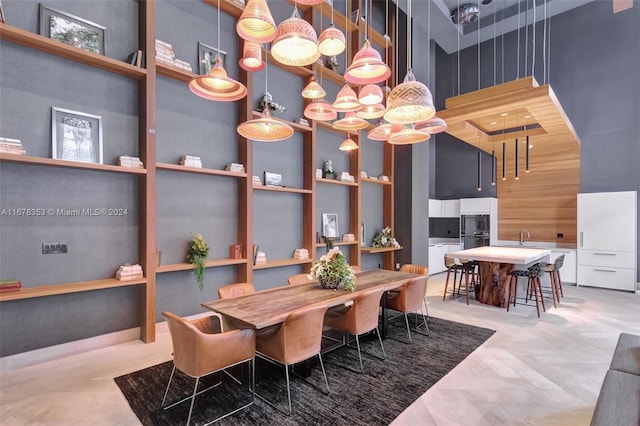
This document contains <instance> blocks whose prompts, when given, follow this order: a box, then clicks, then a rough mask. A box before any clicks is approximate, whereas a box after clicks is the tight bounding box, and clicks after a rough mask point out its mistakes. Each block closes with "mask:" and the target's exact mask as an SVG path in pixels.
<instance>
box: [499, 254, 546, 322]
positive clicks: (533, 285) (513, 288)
mask: <svg viewBox="0 0 640 426" xmlns="http://www.w3.org/2000/svg"><path fill="white" fill-rule="evenodd" d="M542 268H543V264H542V263H536V264H534V265H533V266H530V267H529V268H528V269H526V270H522V269H516V270H514V271H511V272H509V275H510V278H509V290H508V292H507V312H509V306H510V305H511V295H512V294H513V306H516V299H517V298H518V297H517V296H518V277H527V278H528V281H527V291H526V293H525V297H524V298H521V299H524V301H525V303H520V304H521V305H522V304H527V302H528V301H529V298H530V296H531V294H532V293H533V295H534V297H535V299H536V311H537V313H538V318H540V306H539V303H540V302H541V303H542V310H543V311H546V309H545V307H544V298H543V297H542V286H541V285H540V274H541V273H542ZM538 294H540V299H541V300H540V301H538Z"/></svg>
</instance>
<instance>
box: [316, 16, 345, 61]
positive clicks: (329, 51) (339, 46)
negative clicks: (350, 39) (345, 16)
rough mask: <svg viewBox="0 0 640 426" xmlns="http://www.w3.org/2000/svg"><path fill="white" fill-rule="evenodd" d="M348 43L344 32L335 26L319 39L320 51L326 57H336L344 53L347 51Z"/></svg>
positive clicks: (325, 31) (324, 32)
mask: <svg viewBox="0 0 640 426" xmlns="http://www.w3.org/2000/svg"><path fill="white" fill-rule="evenodd" d="M346 47H347V45H346V41H345V37H344V34H343V33H342V31H340V30H339V29H337V28H336V27H335V26H334V25H333V24H331V26H330V27H329V28H327V29H326V30H324V31H323V32H321V33H320V38H319V39H318V50H320V53H321V54H323V55H324V56H336V55H339V54H341V53H342V52H344V49H346Z"/></svg>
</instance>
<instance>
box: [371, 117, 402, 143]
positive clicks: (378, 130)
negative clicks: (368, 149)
mask: <svg viewBox="0 0 640 426" xmlns="http://www.w3.org/2000/svg"><path fill="white" fill-rule="evenodd" d="M400 130H402V125H401V124H392V123H387V122H386V121H384V120H380V123H379V124H378V125H377V126H376V127H374V128H373V129H371V130H369V133H367V138H369V139H371V140H373V141H386V140H388V139H389V137H391V135H392V134H394V133H397V132H399V131H400Z"/></svg>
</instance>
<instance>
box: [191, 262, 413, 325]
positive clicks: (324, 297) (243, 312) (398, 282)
mask: <svg viewBox="0 0 640 426" xmlns="http://www.w3.org/2000/svg"><path fill="white" fill-rule="evenodd" d="M417 276H418V275H415V274H408V273H404V272H396V271H387V270H384V269H375V270H369V271H363V272H360V273H357V274H356V290H355V291H353V292H351V291H346V290H332V289H324V288H321V287H320V284H319V283H318V282H313V283H310V284H302V285H295V286H283V287H277V288H271V289H268V290H262V291H258V292H256V293H253V294H248V295H245V296H240V297H234V298H230V299H219V300H213V301H211V302H206V303H203V304H202V306H203V307H204V308H206V309H209V310H211V311H214V312H218V313H219V314H221V315H222V316H224V317H227V318H229V319H231V320H233V322H234V323H238V322H239V323H242V324H244V325H246V326H247V327H250V328H254V329H257V330H259V329H262V328H265V327H269V326H272V325H275V324H280V323H282V322H283V321H284V320H285V318H287V316H288V315H289V314H290V313H291V312H293V311H295V310H296V309H300V308H304V307H308V306H318V305H322V306H327V307H332V306H338V305H342V304H344V303H347V302H349V301H352V300H354V299H355V298H356V297H358V295H360V294H361V293H363V292H364V291H365V290H369V289H373V288H382V289H384V290H385V295H386V291H388V290H393V289H396V288H398V287H401V286H403V285H404V284H405V283H406V282H407V281H409V280H410V279H412V278H415V277H417ZM385 301H386V297H385V296H383V310H382V320H381V323H382V324H381V330H380V332H381V334H382V336H383V337H384V336H386V332H387V310H386V309H385V306H384V305H385Z"/></svg>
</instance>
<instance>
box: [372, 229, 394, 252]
mask: <svg viewBox="0 0 640 426" xmlns="http://www.w3.org/2000/svg"><path fill="white" fill-rule="evenodd" d="M371 247H395V248H400V243H398V241H396V239H395V238H393V237H392V236H391V228H389V227H388V226H387V227H386V228H384V229H383V230H382V231H380V233H379V234H377V235H376V236H375V237H373V242H372V243H371Z"/></svg>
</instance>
